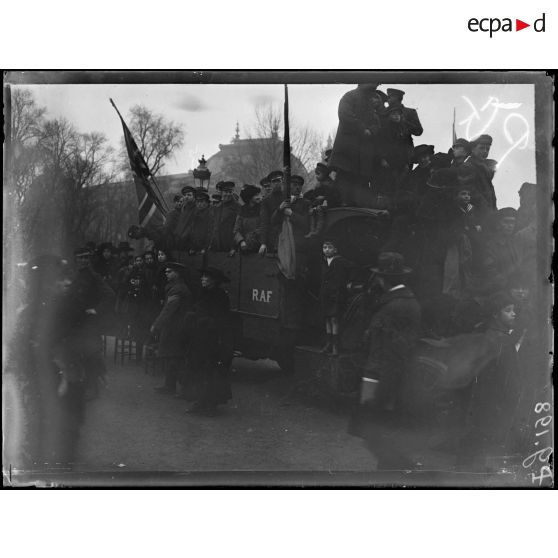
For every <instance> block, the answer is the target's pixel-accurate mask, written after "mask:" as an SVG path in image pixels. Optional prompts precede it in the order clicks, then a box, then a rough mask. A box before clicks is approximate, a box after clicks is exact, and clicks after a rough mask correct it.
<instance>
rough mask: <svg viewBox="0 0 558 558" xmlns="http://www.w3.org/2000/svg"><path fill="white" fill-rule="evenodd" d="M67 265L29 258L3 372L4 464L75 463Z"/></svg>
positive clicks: (77, 394)
mask: <svg viewBox="0 0 558 558" xmlns="http://www.w3.org/2000/svg"><path fill="white" fill-rule="evenodd" d="M67 268H68V265H67V262H66V261H65V260H62V259H61V258H58V257H56V256H52V255H42V256H39V257H37V258H36V259H34V260H33V261H31V262H29V263H28V264H27V266H26V277H25V306H24V307H23V308H22V309H20V311H19V316H18V323H17V326H16V331H15V335H14V338H13V340H12V343H11V350H10V354H9V356H8V364H7V367H6V375H5V378H4V380H5V386H6V395H5V419H6V422H5V426H4V435H5V454H4V459H5V465H6V466H8V465H11V466H12V468H13V469H19V470H23V471H26V472H32V471H49V472H53V471H56V470H60V469H64V468H66V467H68V466H70V464H71V463H72V462H73V459H74V454H75V449H76V444H77V441H78V436H79V429H80V426H81V424H82V422H83V418H84V406H85V398H84V395H85V382H84V376H83V375H80V374H76V373H74V370H72V367H71V366H69V365H68V366H65V364H66V362H65V360H64V358H63V354H64V350H63V348H62V347H63V344H64V340H65V339H66V338H67V337H68V336H69V335H70V334H71V332H72V330H73V328H74V327H75V325H76V318H77V315H76V312H75V309H74V308H73V307H72V304H70V298H69V297H68V286H69V284H70V280H69V279H68V269H67Z"/></svg>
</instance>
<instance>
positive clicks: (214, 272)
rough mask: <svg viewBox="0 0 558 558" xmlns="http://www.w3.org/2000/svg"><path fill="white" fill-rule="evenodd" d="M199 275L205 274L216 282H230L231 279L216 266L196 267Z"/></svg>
mask: <svg viewBox="0 0 558 558" xmlns="http://www.w3.org/2000/svg"><path fill="white" fill-rule="evenodd" d="M198 271H199V272H200V275H202V276H203V275H206V276H208V277H211V278H212V279H213V280H214V281H215V282H216V283H230V282H231V280H230V279H229V278H228V277H227V276H226V275H225V274H224V273H223V272H222V271H221V270H220V269H218V268H216V267H204V268H202V269H198Z"/></svg>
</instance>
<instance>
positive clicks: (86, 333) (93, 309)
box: [66, 248, 115, 397]
mask: <svg viewBox="0 0 558 558" xmlns="http://www.w3.org/2000/svg"><path fill="white" fill-rule="evenodd" d="M74 257H75V261H76V267H77V271H76V274H75V277H74V279H73V281H72V284H71V286H70V287H69V289H68V292H67V297H68V299H70V300H71V306H72V307H73V308H74V309H75V312H76V314H77V316H78V318H77V319H76V323H74V328H73V330H72V332H71V335H69V336H68V337H67V339H66V341H67V347H68V348H70V350H71V352H72V354H73V357H72V358H73V360H74V361H75V362H80V363H81V365H82V366H83V367H84V368H85V374H86V380H87V387H88V390H89V396H90V397H96V396H97V395H98V387H99V385H98V383H99V381H104V378H105V376H106V373H107V370H106V366H105V362H104V359H103V354H102V340H101V334H102V332H103V330H104V328H105V327H106V325H107V322H108V320H109V319H110V317H111V316H112V313H113V310H114V304H115V294H114V291H113V290H112V289H111V288H110V287H109V286H108V285H107V283H106V282H105V281H104V280H103V278H102V277H101V276H100V275H99V274H98V273H95V272H94V271H93V269H92V268H91V260H90V254H89V252H88V251H87V250H86V249H84V248H80V249H77V250H76V251H75V252H74Z"/></svg>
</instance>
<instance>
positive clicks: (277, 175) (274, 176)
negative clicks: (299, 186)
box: [267, 170, 284, 182]
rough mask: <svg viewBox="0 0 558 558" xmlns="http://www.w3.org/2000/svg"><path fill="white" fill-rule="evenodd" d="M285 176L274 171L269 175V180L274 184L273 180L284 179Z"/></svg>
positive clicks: (280, 172)
mask: <svg viewBox="0 0 558 558" xmlns="http://www.w3.org/2000/svg"><path fill="white" fill-rule="evenodd" d="M283 176H284V174H283V171H280V170H274V171H271V172H270V173H269V174H268V175H267V178H268V179H269V181H270V182H272V181H273V180H276V179H277V178H281V179H283Z"/></svg>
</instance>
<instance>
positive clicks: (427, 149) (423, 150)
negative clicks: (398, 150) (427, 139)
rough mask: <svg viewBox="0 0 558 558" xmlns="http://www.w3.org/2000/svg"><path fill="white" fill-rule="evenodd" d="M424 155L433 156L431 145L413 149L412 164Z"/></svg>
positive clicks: (418, 146) (422, 145)
mask: <svg viewBox="0 0 558 558" xmlns="http://www.w3.org/2000/svg"><path fill="white" fill-rule="evenodd" d="M424 155H434V146H433V145H426V144H424V143H423V144H421V145H417V146H416V147H415V150H414V151H413V162H414V163H417V162H418V160H419V159H420V158H421V157H423V156H424Z"/></svg>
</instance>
